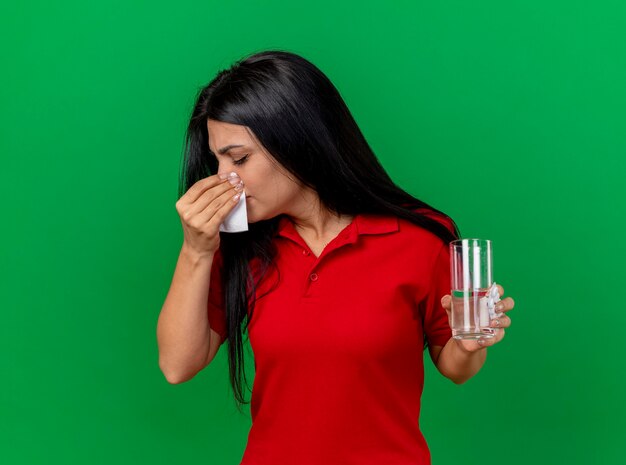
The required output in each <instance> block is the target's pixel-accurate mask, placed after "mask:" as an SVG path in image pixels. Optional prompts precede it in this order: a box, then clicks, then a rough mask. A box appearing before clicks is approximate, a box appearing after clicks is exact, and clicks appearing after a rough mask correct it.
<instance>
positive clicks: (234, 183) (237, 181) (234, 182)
mask: <svg viewBox="0 0 626 465" xmlns="http://www.w3.org/2000/svg"><path fill="white" fill-rule="evenodd" d="M228 182H229V183H231V184H232V185H233V186H237V185H238V184H243V181H242V180H241V179H239V176H237V177H234V178H228Z"/></svg>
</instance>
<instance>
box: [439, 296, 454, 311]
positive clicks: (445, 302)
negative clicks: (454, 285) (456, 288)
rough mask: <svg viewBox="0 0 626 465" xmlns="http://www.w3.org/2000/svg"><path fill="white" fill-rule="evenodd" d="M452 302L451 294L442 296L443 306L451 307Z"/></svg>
mask: <svg viewBox="0 0 626 465" xmlns="http://www.w3.org/2000/svg"><path fill="white" fill-rule="evenodd" d="M451 303H452V297H451V296H450V295H449V294H446V295H444V296H443V297H442V298H441V306H442V307H444V308H450V304H451Z"/></svg>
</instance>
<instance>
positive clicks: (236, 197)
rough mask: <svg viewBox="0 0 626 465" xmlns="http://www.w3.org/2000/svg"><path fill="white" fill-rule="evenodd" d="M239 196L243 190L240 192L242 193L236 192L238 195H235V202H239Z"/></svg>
mask: <svg viewBox="0 0 626 465" xmlns="http://www.w3.org/2000/svg"><path fill="white" fill-rule="evenodd" d="M239 197H241V192H240V193H238V194H236V195H235V196H234V197H233V202H237V201H238V200H239Z"/></svg>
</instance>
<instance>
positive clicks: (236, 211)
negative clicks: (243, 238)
mask: <svg viewBox="0 0 626 465" xmlns="http://www.w3.org/2000/svg"><path fill="white" fill-rule="evenodd" d="M247 230H248V210H247V209H246V192H245V191H242V192H241V197H239V202H238V203H237V205H235V208H233V209H232V210H231V211H230V213H229V214H228V216H227V217H226V219H224V222H223V223H222V224H220V231H222V232H228V233H233V232H241V231H247Z"/></svg>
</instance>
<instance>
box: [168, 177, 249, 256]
mask: <svg viewBox="0 0 626 465" xmlns="http://www.w3.org/2000/svg"><path fill="white" fill-rule="evenodd" d="M221 176H226V175H225V174H221V175H218V174H215V175H213V176H209V177H207V178H204V179H200V180H199V181H197V182H196V183H195V184H194V185H193V186H191V187H190V188H189V189H188V190H187V192H185V194H184V195H183V196H182V197H181V198H180V199H178V201H177V202H176V211H178V215H179V216H180V220H181V223H182V226H183V233H184V243H183V245H184V246H185V247H187V248H188V249H189V250H190V251H191V252H192V253H194V254H197V255H198V256H209V255H214V254H215V252H216V251H217V249H218V248H219V245H220V234H219V228H220V225H221V224H222V223H223V222H224V220H225V219H226V216H228V214H229V213H230V212H231V210H232V209H233V208H235V205H237V203H238V202H239V196H241V192H242V191H243V181H241V179H239V176H237V175H236V174H235V175H234V176H233V173H231V174H229V175H228V178H225V179H221V178H220V177H221ZM236 195H237V197H236V198H234V196H236Z"/></svg>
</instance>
